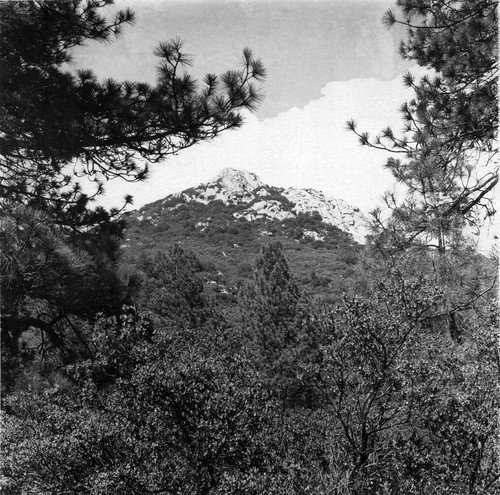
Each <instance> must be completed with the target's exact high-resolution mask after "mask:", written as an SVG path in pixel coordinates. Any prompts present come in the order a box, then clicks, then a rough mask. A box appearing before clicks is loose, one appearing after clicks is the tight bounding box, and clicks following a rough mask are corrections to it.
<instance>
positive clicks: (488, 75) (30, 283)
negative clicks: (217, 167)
mask: <svg viewBox="0 0 500 495" xmlns="http://www.w3.org/2000/svg"><path fill="white" fill-rule="evenodd" d="M110 4H112V2H111V1H110V0H102V1H89V2H87V1H75V2H66V1H62V0H61V1H40V2H6V3H2V4H1V5H0V16H1V17H0V20H1V29H0V36H1V38H2V39H1V43H2V50H1V51H0V57H1V67H0V69H1V70H0V78H1V80H0V82H1V84H0V91H1V94H2V98H1V100H2V108H3V109H4V112H3V113H2V115H1V116H0V125H1V130H2V132H1V133H0V152H1V160H0V170H1V171H2V176H1V180H0V194H1V204H2V208H1V211H0V221H1V231H0V236H1V237H0V240H1V248H2V249H1V270H2V273H1V283H2V286H1V289H2V311H1V323H2V327H1V339H2V340H1V343H2V349H1V350H2V403H1V418H2V459H1V463H2V471H1V475H0V486H1V489H2V492H3V493H5V494H9V495H21V494H23V495H24V494H28V493H33V494H77V493H92V494H124V495H125V494H127V495H128V494H137V495H139V494H140V495H142V494H153V493H154V494H255V495H260V494H283V495H285V494H286V495H288V494H337V495H358V494H359V495H389V494H392V495H396V494H402V495H403V494H405V495H406V494H408V495H412V494H413V495H420V494H435V495H438V494H439V495H441V494H450V495H458V494H469V495H472V494H474V495H489V494H494V493H500V466H499V462H500V459H499V457H498V454H499V449H498V435H499V432H498V418H497V413H498V409H499V406H500V404H499V402H500V401H499V388H498V376H499V372H500V364H499V363H500V359H499V353H498V341H499V338H500V336H499V324H500V322H499V312H498V304H497V303H498V301H497V299H496V294H497V289H498V287H497V286H498V284H497V271H498V260H497V258H496V255H495V254H494V253H492V254H491V255H489V256H484V255H480V254H478V253H477V252H476V250H475V248H474V245H473V244H472V243H471V242H470V239H469V238H468V237H467V235H466V234H465V232H466V230H467V229H466V227H470V226H471V225H475V226H477V227H479V226H480V224H481V221H484V217H485V214H486V216H489V215H491V214H492V213H493V212H492V210H491V191H492V190H493V187H494V185H495V183H496V181H497V180H498V176H497V165H496V164H497V124H498V112H497V80H496V71H497V48H498V47H497V38H498V32H497V2H496V1H489V0H480V1H478V0H470V1H469V0H464V1H461V2H447V1H437V0H429V1H423V0H421V1H415V0H411V1H410V0H398V1H397V10H396V11H395V12H392V11H391V12H389V13H388V14H387V16H386V18H385V20H386V24H388V25H393V24H395V23H401V24H403V25H405V26H406V27H407V29H408V33H407V38H406V40H405V42H404V43H403V47H402V54H403V56H405V57H407V58H409V59H411V60H413V61H415V62H417V63H418V64H420V65H421V66H424V67H427V68H432V69H433V70H434V71H435V74H436V75H435V78H431V77H430V76H429V77H428V78H424V79H423V80H422V81H414V80H412V79H411V78H410V77H408V78H407V82H408V84H409V85H410V86H411V87H412V88H413V89H414V91H415V98H414V100H412V101H411V102H409V103H407V104H405V105H404V106H403V108H402V112H403V119H404V122H405V123H406V125H407V127H406V130H405V135H404V136H403V137H401V138H400V137H397V136H396V135H395V133H394V132H393V131H392V130H390V129H385V130H384V131H382V133H381V135H380V136H378V137H375V138H374V140H371V138H370V136H368V135H366V134H365V133H363V132H361V131H358V130H357V126H356V124H355V123H354V122H353V121H352V122H349V128H350V129H351V130H352V131H354V132H355V133H357V134H358V135H359V136H360V139H361V142H362V144H364V145H367V146H375V147H382V148H389V149H392V150H393V151H395V152H396V153H400V154H399V155H396V157H399V159H397V160H395V159H391V160H390V161H389V163H388V166H389V168H390V170H391V172H392V173H393V174H394V177H395V179H396V180H399V181H400V182H401V183H402V185H403V186H405V187H406V188H407V194H406V196H405V197H404V199H403V200H396V198H394V197H392V198H391V197H389V196H387V197H386V203H387V205H388V206H389V210H390V212H389V213H387V212H386V213H385V214H384V213H383V212H382V210H378V209H377V210H376V211H374V212H373V215H372V218H371V220H370V226H369V227H370V231H369V232H368V231H367V232H366V236H365V235H363V237H364V238H363V239H361V238H360V237H359V236H360V233H361V230H359V229H357V222H358V220H359V219H360V218H361V214H360V212H359V211H357V210H356V209H354V208H351V207H348V205H345V204H344V203H343V202H341V201H340V200H336V201H334V202H332V201H330V200H328V202H326V203H324V204H323V206H322V205H320V204H319V203H318V204H316V203H314V204H315V206H314V208H313V207H310V205H311V204H313V203H307V202H305V201H306V200H305V199H304V198H306V199H307V201H312V199H311V198H322V196H321V195H320V194H317V191H311V190H309V191H306V192H305V193H303V194H302V193H300V191H299V192H297V190H294V191H292V192H290V191H288V192H287V191H285V190H284V189H282V188H279V187H277V186H265V187H264V186H263V185H262V184H257V180H256V179H255V178H251V180H252V181H254V182H255V183H256V184H257V185H256V186H255V188H253V189H252V188H250V189H249V188H248V187H246V186H245V187H240V185H241V184H240V185H238V184H239V183H238V184H236V183H235V184H233V185H234V188H233V190H238V191H240V192H239V193H238V194H235V195H234V197H232V199H231V201H229V200H228V198H229V196H230V195H231V194H233V193H232V192H231V194H229V193H227V191H228V189H227V187H226V186H224V187H225V188H220V189H217V190H214V189H213V188H212V189H210V188H200V187H198V188H196V187H194V188H193V189H192V190H187V191H184V192H182V193H179V194H177V195H172V196H169V197H167V198H165V199H164V200H161V201H158V202H156V203H153V204H150V205H146V206H144V207H142V208H140V209H139V210H136V211H132V212H129V213H123V212H122V211H117V210H113V211H106V210H105V209H103V208H99V207H98V208H95V207H92V201H91V199H92V198H90V197H89V195H88V194H85V193H83V192H82V189H81V187H80V186H79V185H78V184H77V183H76V182H75V181H76V180H77V176H76V175H75V176H73V175H68V167H67V166H68V164H72V165H74V166H75V167H76V169H77V170H78V174H77V175H78V176H81V178H82V180H88V179H96V178H97V179H98V181H97V183H96V185H97V189H96V191H95V192H96V194H100V193H101V188H100V186H99V181H104V180H106V179H107V178H109V177H110V176H113V175H116V176H122V177H123V178H125V179H130V180H141V179H142V178H143V177H144V174H145V173H146V170H144V169H142V168H141V167H140V166H139V165H137V164H136V163H135V160H137V159H138V157H142V158H144V159H146V160H148V161H150V162H154V161H159V160H161V159H163V158H165V157H166V156H167V155H170V154H172V153H177V152H178V151H182V149H184V148H186V147H189V146H191V145H193V144H195V143H197V142H200V141H206V140H210V139H212V138H214V137H215V136H216V135H218V134H219V133H220V132H222V131H225V130H226V129H231V128H235V127H238V126H239V125H241V123H242V121H241V113H240V112H241V110H242V109H250V110H251V109H254V108H256V106H257V105H258V103H259V101H260V97H261V93H260V90H259V88H258V87H256V86H255V83H256V82H261V81H263V80H264V76H265V70H264V68H263V66H262V64H261V62H260V61H259V60H258V59H255V58H254V57H253V55H252V53H251V52H250V50H248V49H247V50H245V52H244V55H243V59H242V66H241V67H240V68H239V69H237V70H231V71H228V72H227V73H224V74H222V75H221V76H215V75H208V76H206V78H205V80H204V82H203V84H200V85H198V86H197V85H195V84H194V81H193V80H192V78H191V77H190V76H189V75H188V74H185V73H181V72H180V71H181V68H183V67H184V68H186V67H187V66H188V65H189V64H190V60H189V59H187V58H186V57H185V55H184V53H183V50H182V44H181V43H180V41H179V40H174V41H172V42H169V43H160V44H159V45H158V48H157V52H156V55H157V56H158V57H159V60H160V61H159V68H158V74H157V76H158V80H157V84H156V85H154V86H153V85H147V84H144V83H141V82H117V81H99V80H98V78H97V77H96V76H95V75H93V74H92V73H91V71H81V72H79V73H78V74H76V75H75V74H70V73H69V72H66V71H67V70H68V69H67V62H68V61H69V60H70V57H71V49H72V48H74V47H76V46H80V45H81V44H83V43H84V41H86V40H96V41H109V40H110V39H111V38H112V37H114V36H115V35H118V34H119V32H120V29H121V28H122V27H123V26H124V25H126V24H131V23H132V21H133V16H134V14H133V12H131V11H128V10H126V11H119V12H118V13H117V14H116V16H115V17H114V18H112V19H111V18H109V17H106V16H105V13H106V15H108V16H109V15H110V14H109V13H110V9H104V8H103V7H106V6H109V5H110ZM25 40H33V41H36V42H37V43H36V47H37V49H36V50H34V49H33V46H31V44H30V43H26V42H25ZM433 77H434V76H433ZM48 107H50V112H47V108H48ZM387 140H388V141H389V144H387ZM475 154H479V155H481V156H483V157H486V158H487V159H484V160H483V161H482V162H481V163H486V166H487V167H489V168H479V165H478V162H474V161H473V159H472V158H471V157H473V156H475ZM167 162H168V160H167ZM75 164H76V165H75ZM76 169H75V170H76ZM473 172H474V173H473ZM476 172H477V173H476ZM467 177H469V179H470V180H469V181H467V180H466V179H467ZM278 186H279V185H278ZM264 189H265V191H264ZM226 193H227V194H226ZM299 193H300V194H299ZM210 195H212V196H210ZM193 198H195V199H196V200H193ZM294 198H295V199H294ZM299 198H302V199H299ZM302 200H303V201H304V202H302V203H301V202H300V201H302ZM301 205H302V206H301ZM304 205H306V206H304ZM307 205H309V206H307ZM318 205H319V206H318ZM300 208H302V209H300ZM339 212H340V213H339ZM337 213H339V216H336V215H337ZM335 218H336V219H337V220H338V222H339V223H338V224H337V225H335V224H332V222H331V221H330V220H331V219H335ZM332 221H333V220H332ZM355 227H356V228H355ZM353 236H357V237H356V240H355V238H354V237H353ZM361 241H363V242H361Z"/></svg>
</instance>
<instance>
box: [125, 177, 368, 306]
mask: <svg viewBox="0 0 500 495" xmlns="http://www.w3.org/2000/svg"><path fill="white" fill-rule="evenodd" d="M126 218H127V224H128V229H127V231H126V242H125V244H124V246H123V247H124V250H125V257H126V259H128V261H129V263H131V264H133V265H135V266H138V267H140V263H141V260H142V259H144V257H146V256H148V255H149V254H152V253H153V252H155V251H158V250H165V249H168V247H169V246H171V245H172V244H181V245H182V246H183V247H185V248H188V249H191V250H192V251H194V252H195V253H196V254H197V255H198V257H199V258H200V260H201V261H202V263H203V265H204V267H205V268H204V269H205V271H206V273H205V278H206V280H207V284H208V285H209V286H210V287H211V289H212V290H214V291H216V292H217V291H218V292H219V293H222V294H231V293H235V292H236V291H237V287H238V285H240V284H241V283H243V282H244V280H245V279H246V278H247V277H249V276H250V275H251V263H252V261H253V259H254V257H255V255H256V254H257V252H258V250H259V248H260V245H261V244H263V243H267V242H270V241H271V240H278V241H280V242H281V243H282V244H283V247H284V249H285V253H286V256H287V259H288V261H289V263H290V266H291V268H292V270H293V272H294V273H295V275H296V276H297V277H298V279H299V282H300V283H301V284H302V285H303V286H304V287H305V288H306V289H307V290H308V291H309V292H310V293H312V294H323V295H330V296H331V295H333V294H334V295H335V297H338V296H339V294H340V293H341V292H342V291H343V290H344V289H345V288H346V281H347V279H348V278H349V276H350V275H351V274H352V270H353V267H354V265H355V263H356V261H357V255H356V252H357V251H359V250H360V249H362V247H361V246H360V245H359V244H358V243H360V242H363V241H364V239H365V235H366V232H367V228H366V223H367V222H366V219H365V217H364V216H363V215H362V213H361V212H360V211H359V210H358V209H356V208H353V207H351V206H349V205H348V204H347V203H345V202H344V201H342V200H339V199H334V198H327V197H325V195H324V194H323V193H321V192H320V191H316V190H313V189H297V188H289V189H284V188H278V187H273V186H268V185H266V184H264V183H263V182H262V181H261V180H260V179H259V178H258V177H257V176H256V175H255V174H253V173H251V172H246V171H241V170H235V169H229V168H226V169H224V170H223V171H222V172H221V174H220V175H218V176H217V177H215V178H214V179H213V180H211V181H209V182H208V183H206V184H201V185H199V186H197V187H194V188H190V189H186V190H184V191H182V192H180V193H176V194H172V195H170V196H167V197H166V198H164V199H163V200H160V201H157V202H155V203H152V204H149V205H146V206H144V207H142V208H140V209H139V210H137V211H132V212H129V213H127V214H126Z"/></svg>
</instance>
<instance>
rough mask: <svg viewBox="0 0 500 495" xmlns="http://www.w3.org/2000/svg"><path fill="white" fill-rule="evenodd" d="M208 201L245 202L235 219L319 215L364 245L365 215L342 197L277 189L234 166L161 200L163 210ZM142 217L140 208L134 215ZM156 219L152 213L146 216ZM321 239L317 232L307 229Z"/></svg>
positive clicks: (236, 203)
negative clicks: (206, 180)
mask: <svg viewBox="0 0 500 495" xmlns="http://www.w3.org/2000/svg"><path fill="white" fill-rule="evenodd" d="M176 200H177V201H181V202H182V203H192V202H195V203H202V204H205V205H206V204H209V203H211V202H213V201H217V200H219V201H222V202H223V203H224V204H225V205H247V206H246V207H245V208H244V209H239V210H238V211H235V212H233V213H232V215H233V216H234V217H235V218H245V219H246V220H248V221H254V220H257V219H265V218H267V219H274V220H279V221H281V220H285V219H292V218H296V217H297V215H299V214H313V213H316V214H319V215H320V216H321V219H322V221H323V222H324V223H326V224H329V225H333V226H336V227H337V228H339V229H341V230H343V231H344V232H348V233H349V234H351V235H352V237H353V239H354V240H355V241H356V242H358V243H360V244H363V243H364V242H365V237H366V235H367V232H368V227H367V224H368V222H367V218H366V217H365V216H364V215H363V213H361V211H360V210H359V209H358V208H356V207H354V206H351V205H349V204H347V203H346V202H345V201H343V200H342V199H337V198H331V197H327V196H325V194H324V193H322V192H321V191H317V190H315V189H298V188H288V189H285V188H280V187H273V186H268V185H266V184H264V183H263V182H262V180H261V179H260V178H259V177H258V176H257V175H256V174H254V173H252V172H248V171H245V170H237V169H234V168H225V169H223V170H222V171H221V173H220V174H219V175H217V176H216V177H214V178H213V179H212V180H210V181H209V182H207V183H205V184H200V185H199V186H197V187H194V188H191V189H186V190H185V191H182V192H180V193H176V194H172V195H170V196H167V197H166V198H165V199H164V200H162V201H161V203H162V205H164V206H163V207H162V210H164V209H169V208H176V207H178V204H179V203H178V202H177V201H176ZM133 216H135V217H136V218H137V219H138V220H142V219H143V218H144V214H143V212H142V211H138V212H135V214H134V215H133ZM149 220H151V221H153V222H154V221H155V216H151V218H149ZM305 235H310V236H312V237H313V238H315V239H321V233H319V232H309V233H308V232H306V233H305Z"/></svg>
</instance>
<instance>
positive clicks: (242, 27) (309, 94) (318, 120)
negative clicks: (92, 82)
mask: <svg viewBox="0 0 500 495" xmlns="http://www.w3.org/2000/svg"><path fill="white" fill-rule="evenodd" d="M126 6H130V7H132V8H133V9H134V11H135V12H136V15H137V22H136V24H135V25H134V26H127V27H125V30H124V33H123V35H122V37H121V38H119V39H118V40H117V41H115V42H113V43H112V44H106V45H103V44H98V43H92V44H89V45H88V46H86V47H84V48H82V49H79V50H78V51H76V52H75V57H74V63H75V65H76V66H79V67H89V68H92V69H93V70H94V71H95V72H96V73H97V74H98V75H99V76H101V77H113V78H115V79H118V80H124V79H129V80H143V81H148V82H153V81H154V78H155V64H156V62H157V60H156V57H155V56H154V55H153V51H154V48H155V46H156V45H157V43H158V42H159V41H162V40H168V39H171V38H174V37H179V38H181V39H182V40H183V41H184V42H185V50H186V52H187V53H189V54H191V55H192V57H193V67H192V68H191V69H190V72H191V73H193V74H194V75H195V76H196V77H197V78H198V79H202V77H203V76H204V75H205V74H206V73H208V72H212V73H221V72H223V71H225V70H227V69H231V68H235V67H236V66H237V64H238V63H239V60H240V57H241V53H242V50H243V48H245V47H249V48H251V49H252V51H253V52H254V55H255V56H257V57H259V58H261V59H262V62H263V63H264V65H265V67H266V69H267V72H268V76H267V79H266V81H265V82H264V84H263V92H264V94H265V99H264V102H263V104H262V106H261V107H260V108H259V110H258V111H257V112H256V113H255V114H252V115H248V116H247V118H246V124H245V125H244V126H243V127H242V128H241V129H239V130H237V131H230V132H227V133H225V134H223V135H221V136H220V137H218V138H216V139H215V140H214V141H212V142H211V143H201V144H199V145H197V146H195V147H193V148H190V149H187V150H184V151H182V152H180V154H179V155H178V156H176V157H171V158H169V159H167V160H166V161H165V162H164V163H161V164H157V165H154V166H153V167H152V174H151V177H150V179H149V181H148V182H146V183H143V184H129V183H126V182H123V181H113V182H111V183H109V184H108V185H107V186H106V196H105V198H104V200H103V203H104V204H105V205H106V206H111V205H119V204H120V198H122V197H123V196H124V195H125V194H126V193H130V194H132V195H133V196H134V199H135V203H134V207H139V206H141V205H143V204H145V203H148V202H151V201H155V200H157V199H160V198H162V197H164V196H166V195H167V194H169V193H172V192H176V191H180V190H182V189H184V188H187V187H190V186H195V185H198V184H199V183H200V182H204V181H206V180H208V179H210V178H211V177H212V176H214V175H216V174H217V173H218V172H219V171H220V170H221V169H222V168H224V167H235V168H242V169H246V170H250V171H253V172H256V173H257V174H258V175H259V176H260V177H261V178H262V180H264V181H265V182H267V183H268V184H271V185H276V186H294V187H313V188H316V189H320V190H323V191H324V192H325V193H326V194H327V195H330V196H335V197H339V198H342V199H345V200H346V201H348V202H349V203H351V204H353V205H355V206H358V207H360V208H361V209H362V210H364V211H365V212H366V211H368V210H369V209H371V208H373V207H374V206H375V205H376V204H377V203H378V201H379V198H380V196H381V195H382V193H383V192H384V190H386V189H387V188H390V186H391V184H392V179H391V177H390V176H389V174H388V173H387V172H386V171H384V170H383V163H384V161H385V157H386V155H385V154H384V153H382V152H380V151H376V150H370V149H367V148H363V147H361V146H359V145H358V143H357V139H356V137H355V136H354V135H353V134H352V133H349V132H347V131H346V130H345V122H346V120H348V119H349V118H355V119H356V120H357V121H358V122H359V125H360V128H362V129H366V130H370V131H372V132H376V131H379V130H381V129H382V128H384V127H386V126H387V125H388V124H394V125H395V127H396V129H399V128H400V127H401V121H400V118H399V114H398V108H399V106H400V105H401V103H402V102H403V101H404V100H405V99H407V98H408V97H409V96H410V95H409V94H407V93H406V92H405V91H406V90H405V89H404V88H403V85H402V83H401V78H400V74H402V73H403V72H404V71H405V70H407V65H405V63H404V62H403V61H402V60H401V59H400V58H399V55H398V44H399V39H400V36H401V33H398V32H395V31H393V30H387V29H386V28H385V27H384V26H383V25H382V22H381V18H382V15H383V14H384V12H385V11H386V10H387V9H388V8H390V7H392V6H393V2H388V1H385V0H380V1H378V0H307V1H299V0H296V1H294V0H284V1H280V0H231V1H230V0H226V1H217V0H215V1H214V0H182V1H174V0H162V1H160V0H157V1H154V0H134V1H126V0H117V1H116V6H115V7H113V9H112V10H116V9H117V8H123V7H126Z"/></svg>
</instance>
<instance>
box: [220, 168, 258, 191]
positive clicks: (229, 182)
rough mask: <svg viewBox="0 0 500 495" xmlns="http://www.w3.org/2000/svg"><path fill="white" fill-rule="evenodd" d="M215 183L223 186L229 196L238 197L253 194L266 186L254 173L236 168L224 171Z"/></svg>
mask: <svg viewBox="0 0 500 495" xmlns="http://www.w3.org/2000/svg"><path fill="white" fill-rule="evenodd" d="M214 181H215V182H217V183H219V184H220V185H221V186H223V187H224V188H225V189H226V190H227V191H228V193H229V194H231V193H232V194H236V195H239V194H241V195H244V194H245V193H252V192H253V191H255V190H257V189H260V188H262V187H264V185H265V184H264V183H263V182H262V181H261V180H260V178H259V177H257V175H256V174H254V173H253V172H248V171H247V170H238V169H236V168H224V169H222V171H221V172H220V174H219V175H218V176H217V177H216V178H215V180H214ZM214 181H212V182H214Z"/></svg>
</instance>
